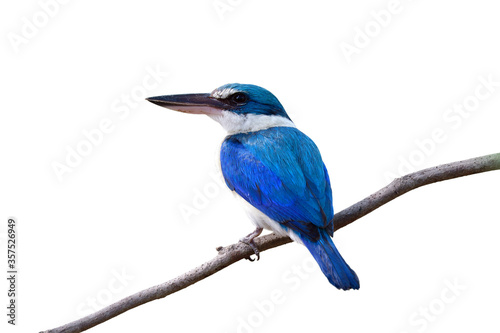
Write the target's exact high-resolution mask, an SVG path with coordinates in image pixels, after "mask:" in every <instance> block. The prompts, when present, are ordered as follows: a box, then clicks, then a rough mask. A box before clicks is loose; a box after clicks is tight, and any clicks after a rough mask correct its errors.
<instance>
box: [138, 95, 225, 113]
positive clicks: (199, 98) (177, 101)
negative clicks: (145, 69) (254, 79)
mask: <svg viewBox="0 0 500 333" xmlns="http://www.w3.org/2000/svg"><path fill="white" fill-rule="evenodd" d="M146 100H147V101H149V102H151V103H154V104H156V105H159V106H163V107H164V108H167V109H171V110H175V111H180V112H185V113H193V114H212V115H213V114H220V113H221V112H222V110H224V109H227V108H228V105H226V104H225V103H223V102H221V101H219V100H218V99H215V98H213V97H211V96H210V94H184V95H167V96H156V97H148V98H146Z"/></svg>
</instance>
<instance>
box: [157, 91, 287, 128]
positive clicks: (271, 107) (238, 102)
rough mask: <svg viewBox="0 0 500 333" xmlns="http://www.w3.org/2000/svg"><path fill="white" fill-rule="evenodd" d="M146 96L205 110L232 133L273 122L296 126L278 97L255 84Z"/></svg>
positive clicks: (172, 106) (169, 104) (179, 107)
mask: <svg viewBox="0 0 500 333" xmlns="http://www.w3.org/2000/svg"><path fill="white" fill-rule="evenodd" d="M147 100H148V101H149V102H151V103H154V104H157V105H159V106H163V107H165V108H168V109H172V110H176V111H180V112H185V113H193V114H206V115H208V116H209V117H210V118H212V119H214V120H216V121H218V122H219V123H220V124H221V125H222V126H223V127H224V128H225V129H226V130H227V131H228V132H229V133H230V134H231V133H242V132H253V131H258V130H262V129H266V128H270V127H274V126H288V127H295V126H294V125H293V122H292V121H291V120H290V118H289V117H288V115H287V113H286V112H285V109H284V108H283V106H282V105H281V103H280V102H279V101H278V99H277V98H276V97H275V96H274V95H273V94H272V93H271V92H269V91H268V90H266V89H264V88H262V87H259V86H256V85H253V84H239V83H230V84H225V85H223V86H221V87H219V88H217V89H215V90H214V91H212V92H211V93H210V94H184V95H166V96H156V97H149V98H147Z"/></svg>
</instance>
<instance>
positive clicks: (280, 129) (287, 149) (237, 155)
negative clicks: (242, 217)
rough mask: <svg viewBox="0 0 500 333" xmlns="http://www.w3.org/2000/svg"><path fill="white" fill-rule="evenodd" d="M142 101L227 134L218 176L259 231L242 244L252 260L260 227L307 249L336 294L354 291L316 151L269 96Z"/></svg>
mask: <svg viewBox="0 0 500 333" xmlns="http://www.w3.org/2000/svg"><path fill="white" fill-rule="evenodd" d="M147 100H148V101H150V102H152V103H154V104H157V105H160V106H162V107H166V108H169V109H172V110H176V111H181V112H185V113H193V114H206V115H208V116H209V117H210V118H212V119H214V120H215V121H217V122H219V123H220V124H221V125H222V127H223V128H224V129H225V130H226V131H227V134H228V135H227V136H226V138H225V140H224V142H223V143H222V145H221V150H220V166H221V169H222V175H223V176H224V179H225V182H226V184H227V186H228V187H229V189H230V190H231V191H233V192H234V193H235V194H236V197H238V198H239V199H241V202H242V203H243V205H244V206H245V208H246V210H247V213H248V215H249V217H250V218H251V220H252V222H253V223H254V224H255V226H256V229H255V231H253V232H252V233H250V234H249V235H247V236H246V237H244V238H242V239H241V240H240V241H241V242H243V243H246V244H248V245H249V246H251V247H252V249H253V250H254V252H255V254H256V255H257V259H258V258H259V251H258V249H257V247H256V245H255V243H254V238H255V237H257V236H259V235H260V234H261V232H262V230H263V229H264V228H265V229H268V230H271V231H273V232H275V233H277V234H280V235H287V236H289V237H290V238H291V239H292V240H294V241H296V242H297V243H301V244H304V245H305V246H306V248H307V249H308V250H309V251H310V252H311V254H312V256H313V257H314V259H315V260H316V261H317V263H318V264H319V267H320V268H321V270H322V271H323V273H324V274H325V276H326V277H327V278H328V281H330V283H331V284H332V285H334V286H335V287H337V288H338V289H343V290H348V289H359V280H358V277H357V275H356V273H355V272H354V271H353V270H352V269H351V268H350V267H349V265H347V263H346V262H345V261H344V259H343V258H342V256H341V255H340V253H339V252H338V250H337V248H336V247H335V245H334V244H333V241H332V238H331V237H333V231H334V230H333V205H332V189H331V186H330V179H329V177H328V171H327V170H326V167H325V165H324V163H323V160H322V159H321V155H320V152H319V150H318V148H317V147H316V145H315V144H314V142H313V141H312V140H311V139H310V138H309V137H308V136H306V135H305V134H304V133H302V132H301V131H299V130H298V129H297V128H296V126H295V124H294V123H293V122H292V120H291V119H290V117H289V116H288V114H287V113H286V112H285V109H284V108H283V106H282V105H281V103H280V102H279V101H278V99H277V98H276V97H275V96H274V95H273V94H272V93H271V92H269V91H268V90H266V89H264V88H261V87H259V86H255V85H251V84H238V83H231V84H226V85H223V86H221V87H219V88H217V89H215V90H214V91H212V93H210V94H185V95H168V96H157V97H150V98H147Z"/></svg>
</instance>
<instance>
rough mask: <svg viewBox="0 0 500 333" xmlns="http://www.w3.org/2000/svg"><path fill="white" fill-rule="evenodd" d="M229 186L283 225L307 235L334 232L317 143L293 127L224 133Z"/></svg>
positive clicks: (329, 195) (224, 169) (315, 236)
mask: <svg viewBox="0 0 500 333" xmlns="http://www.w3.org/2000/svg"><path fill="white" fill-rule="evenodd" d="M220 159H221V168H222V174H223V175H224V179H225V181H226V184H227V186H228V187H229V188H230V189H231V190H233V191H235V192H236V193H238V194H239V195H240V196H242V197H243V198H244V199H245V200H246V201H248V202H249V203H250V204H252V205H253V206H254V207H256V208H257V209H259V210H260V211H262V212H263V213H264V214H266V215H267V216H269V217H270V218H271V219H273V220H275V221H276V222H279V223H281V224H282V225H283V226H284V227H285V228H290V229H292V230H294V231H296V232H299V233H300V234H302V235H304V236H307V237H308V238H309V239H311V240H318V239H319V238H320V234H319V231H320V229H326V231H327V232H328V234H330V235H333V222H332V219H333V206H332V192H331V187H330V180H329V177H328V172H327V170H326V167H325V165H324V163H323V161H322V159H321V155H320V153H319V150H318V148H317V147H316V145H315V144H314V142H313V141H312V140H311V139H309V137H307V136H306V135H305V134H303V133H302V132H300V131H299V130H297V129H296V128H292V127H273V128H269V129H267V130H262V131H258V132H252V133H241V134H235V135H231V136H228V137H227V138H226V140H225V141H224V142H223V144H222V147H221V156H220Z"/></svg>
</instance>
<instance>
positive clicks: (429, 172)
mask: <svg viewBox="0 0 500 333" xmlns="http://www.w3.org/2000/svg"><path fill="white" fill-rule="evenodd" d="M499 169H500V153H499V154H492V155H487V156H482V157H477V158H472V159H469V160H465V161H459V162H454V163H449V164H443V165H439V166H436V167H432V168H428V169H424V170H421V171H417V172H414V173H411V174H408V175H406V176H403V177H401V178H398V179H395V180H394V181H393V182H391V183H390V184H389V185H387V186H386V187H384V188H382V189H381V190H379V191H377V192H375V193H373V194H372V195H370V196H368V197H366V198H365V199H363V200H361V201H360V202H358V203H356V204H354V205H352V206H351V207H348V208H346V209H344V210H343V211H341V212H339V213H337V214H335V217H334V219H333V221H334V224H335V230H338V229H340V228H342V227H345V226H346V225H348V224H350V223H352V222H354V221H356V220H357V219H359V218H361V217H363V216H365V215H366V214H368V213H370V212H372V211H374V210H375V209H377V208H378V207H380V206H382V205H384V204H386V203H388V202H389V201H391V200H393V199H395V198H397V197H399V196H400V195H403V194H405V193H406V192H409V191H411V190H413V189H416V188H418V187H421V186H424V185H428V184H432V183H436V182H440V181H443V180H448V179H453V178H458V177H462V176H468V175H473V174H476V173H481V172H486V171H492V170H499ZM290 242H291V240H290V238H288V237H282V236H276V235H275V234H270V235H266V236H262V237H259V238H257V239H256V240H255V243H256V245H257V247H258V248H259V250H260V251H261V252H262V251H265V250H268V249H272V248H274V247H277V246H280V245H283V244H287V243H290ZM217 251H219V253H218V255H217V256H216V257H215V258H214V259H212V260H210V261H207V262H206V263H204V264H203V265H201V266H198V267H196V268H195V269H193V270H191V271H189V272H186V273H184V274H182V275H180V276H178V277H176V278H174V279H172V280H170V281H167V282H165V283H162V284H160V285H157V286H154V287H151V288H148V289H145V290H143V291H140V292H138V293H135V294H133V295H131V296H129V297H126V298H124V299H122V300H120V301H118V302H116V303H113V304H111V305H109V306H108V307H106V308H104V309H102V310H99V311H97V312H95V313H93V314H91V315H88V316H86V317H83V318H81V319H78V320H76V321H73V322H71V323H68V324H66V325H63V326H60V327H58V328H54V329H51V330H47V331H43V332H46V333H49V332H50V333H55V332H81V331H85V330H87V329H89V328H91V327H93V326H95V325H98V324H100V323H103V322H105V321H107V320H109V319H111V318H113V317H115V316H118V315H119V314H122V313H123V312H125V311H128V310H130V309H133V308H135V307H136V306H139V305H142V304H145V303H148V302H150V301H153V300H156V299H160V298H164V297H166V296H168V295H170V294H173V293H175V292H177V291H179V290H182V289H184V288H186V287H188V286H190V285H192V284H194V283H196V282H198V281H201V280H203V279H205V278H207V277H209V276H210V275H212V274H215V273H217V272H218V271H220V270H222V269H224V268H226V267H227V266H229V265H231V264H234V263H235V262H237V261H240V260H241V259H244V258H248V257H249V256H250V255H252V254H253V251H252V250H251V249H250V247H249V246H247V245H244V244H242V243H236V244H233V245H229V246H227V247H224V248H223V247H220V248H217Z"/></svg>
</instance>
